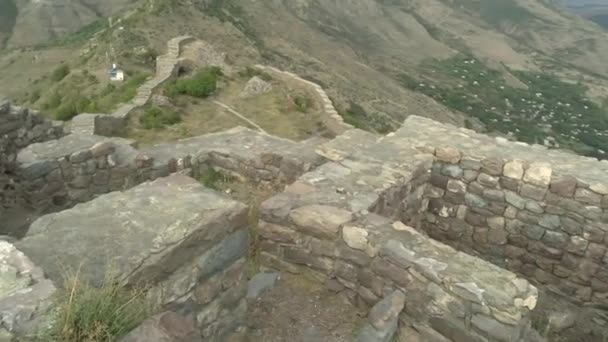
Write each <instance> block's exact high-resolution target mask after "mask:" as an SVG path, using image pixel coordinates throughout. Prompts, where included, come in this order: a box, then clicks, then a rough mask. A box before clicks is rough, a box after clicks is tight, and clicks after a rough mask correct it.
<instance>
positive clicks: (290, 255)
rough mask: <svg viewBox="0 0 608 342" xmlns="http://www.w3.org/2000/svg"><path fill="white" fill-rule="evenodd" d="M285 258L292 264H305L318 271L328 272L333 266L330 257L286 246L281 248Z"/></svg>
mask: <svg viewBox="0 0 608 342" xmlns="http://www.w3.org/2000/svg"><path fill="white" fill-rule="evenodd" d="M283 253H284V256H285V260H286V261H288V262H291V263H294V264H300V265H306V266H308V267H312V268H314V269H317V270H319V271H324V272H327V273H329V272H330V271H332V270H333V268H334V261H333V260H332V259H329V258H326V257H320V256H314V255H312V254H311V253H310V252H309V251H307V250H305V249H302V248H297V247H291V246H286V247H284V250H283Z"/></svg>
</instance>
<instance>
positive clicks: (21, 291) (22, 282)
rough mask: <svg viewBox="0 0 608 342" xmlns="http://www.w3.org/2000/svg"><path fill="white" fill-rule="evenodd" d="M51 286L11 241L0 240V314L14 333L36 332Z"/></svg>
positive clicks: (48, 303)
mask: <svg viewBox="0 0 608 342" xmlns="http://www.w3.org/2000/svg"><path fill="white" fill-rule="evenodd" d="M54 293H55V286H54V285H53V283H52V282H51V281H50V280H49V279H46V278H45V277H44V275H43V272H42V270H41V269H40V268H38V267H36V266H35V265H34V264H33V263H32V261H31V260H30V259H29V258H28V257H27V256H25V255H24V254H23V253H22V252H21V251H19V250H17V249H16V248H15V247H14V246H13V245H12V244H10V243H8V242H6V241H0V315H1V318H0V320H1V323H2V327H3V328H4V329H6V330H7V332H8V333H11V334H14V335H19V336H23V335H36V334H37V333H38V332H39V330H40V329H43V328H44V327H45V324H46V323H47V322H46V319H45V318H44V315H46V314H47V311H48V310H49V309H50V307H51V304H53V302H52V296H53V295H54Z"/></svg>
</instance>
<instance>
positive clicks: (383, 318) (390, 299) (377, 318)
mask: <svg viewBox="0 0 608 342" xmlns="http://www.w3.org/2000/svg"><path fill="white" fill-rule="evenodd" d="M404 305H405V294H404V293H403V292H401V291H398V290H397V291H394V292H393V293H391V294H390V295H388V296H386V297H384V298H383V299H382V300H380V301H379V302H378V303H377V304H376V305H374V307H373V308H372V309H371V310H370V312H369V315H368V320H369V322H370V324H371V325H372V326H373V327H374V328H375V329H376V330H385V329H387V328H388V327H389V326H390V322H391V321H392V320H393V319H396V318H397V317H398V316H399V314H400V313H401V311H402V310H403V307H404Z"/></svg>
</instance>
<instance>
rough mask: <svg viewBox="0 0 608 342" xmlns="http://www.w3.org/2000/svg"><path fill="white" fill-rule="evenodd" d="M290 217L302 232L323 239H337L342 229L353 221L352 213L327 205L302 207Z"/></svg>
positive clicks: (295, 210)
mask: <svg viewBox="0 0 608 342" xmlns="http://www.w3.org/2000/svg"><path fill="white" fill-rule="evenodd" d="M289 217H290V219H291V221H292V222H293V223H294V224H295V225H296V227H298V229H299V230H300V231H302V232H303V233H306V234H310V235H312V236H315V237H318V238H322V239H323V238H324V239H336V238H337V237H338V233H339V231H340V227H341V226H342V225H343V224H345V223H348V222H350V221H351V220H352V219H353V216H352V214H351V212H349V211H347V210H344V209H339V208H335V207H330V206H325V205H309V206H304V207H300V208H297V209H294V210H293V211H292V212H291V213H290V214H289Z"/></svg>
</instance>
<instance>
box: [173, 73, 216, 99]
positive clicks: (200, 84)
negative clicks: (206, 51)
mask: <svg viewBox="0 0 608 342" xmlns="http://www.w3.org/2000/svg"><path fill="white" fill-rule="evenodd" d="M220 76H222V71H221V69H220V68H218V67H206V68H204V69H203V70H201V71H199V72H197V73H196V74H195V75H194V76H192V77H188V78H183V79H178V80H173V81H171V82H169V83H167V85H166V86H165V89H164V93H165V95H166V96H168V97H171V98H175V97H176V96H178V95H189V96H193V97H199V98H206V97H208V96H209V95H211V94H213V92H215V91H216V89H217V82H218V78H219V77H220Z"/></svg>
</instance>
